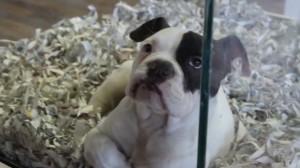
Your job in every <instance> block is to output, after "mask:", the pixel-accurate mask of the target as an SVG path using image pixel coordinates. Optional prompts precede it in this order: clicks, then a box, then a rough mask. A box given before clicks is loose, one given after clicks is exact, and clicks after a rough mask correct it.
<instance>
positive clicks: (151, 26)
mask: <svg viewBox="0 0 300 168" xmlns="http://www.w3.org/2000/svg"><path fill="white" fill-rule="evenodd" d="M168 27H170V26H169V24H168V23H167V21H166V19H165V18H163V17H157V18H154V19H152V20H149V21H147V22H146V23H144V24H142V25H141V26H140V27H138V28H137V29H135V30H133V31H132V32H131V33H130V34H129V37H130V38H131V39H132V40H133V41H135V42H141V41H144V40H145V39H146V38H148V37H150V36H152V35H153V34H154V33H156V32H158V31H160V30H162V29H165V28H168Z"/></svg>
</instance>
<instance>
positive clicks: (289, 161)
mask: <svg viewBox="0 0 300 168" xmlns="http://www.w3.org/2000/svg"><path fill="white" fill-rule="evenodd" d="M79 2H80V0H76V1H74V2H70V4H74V6H73V5H70V6H68V4H67V1H64V2H60V1H55V2H54V1H53V2H52V1H51V2H47V3H48V4H46V6H49V8H53V9H57V10H58V9H59V7H58V6H60V5H61V6H63V5H65V6H64V9H63V10H66V11H68V10H70V11H72V10H74V9H72V7H74V8H75V7H76V3H78V4H80V5H85V6H86V7H87V8H88V10H89V12H88V13H87V14H85V15H78V16H74V17H73V16H72V17H71V16H68V17H66V18H61V19H59V20H57V21H56V23H53V24H52V25H49V26H46V27H43V26H44V25H36V24H34V23H38V22H39V20H41V19H42V20H45V21H47V19H50V18H51V15H52V14H51V13H55V11H54V10H47V7H45V11H46V12H45V13H46V14H45V13H43V14H35V13H34V12H32V11H35V10H36V9H37V8H38V6H42V4H41V2H34V1H32V0H26V1H24V2H23V3H22V2H18V1H9V2H0V4H3V5H0V6H1V7H0V9H1V10H0V23H1V24H0V61H1V65H0V158H1V161H0V167H1V166H2V165H1V164H7V165H8V166H10V167H18V165H19V167H26V168H27V167H28V168H29V167H47V168H48V167H55V168H56V167H57V168H72V167H74V168H78V167H88V165H87V163H86V162H85V161H84V159H83V157H82V153H81V152H82V151H81V150H82V140H83V137H84V135H85V134H86V132H88V131H89V130H90V129H91V128H92V127H95V126H96V125H97V124H98V123H100V122H101V121H102V120H104V119H105V117H102V116H100V115H96V114H94V113H92V110H93V107H92V106H91V105H90V104H89V103H88V102H89V99H90V98H91V96H92V94H93V93H94V92H95V90H96V88H97V87H98V86H99V85H101V83H102V82H103V81H104V80H105V78H106V77H107V75H109V74H110V73H111V72H112V70H113V69H115V68H117V67H118V65H119V64H120V63H122V62H124V61H125V60H128V59H132V58H134V56H135V54H136V51H137V44H136V43H134V42H133V41H131V40H130V39H129V38H128V33H129V32H130V31H132V30H133V29H134V28H135V27H136V26H138V25H140V24H141V23H143V22H145V21H147V20H149V19H151V18H154V17H158V16H164V17H165V18H166V19H167V20H168V22H169V23H170V25H171V26H176V27H181V28H185V29H189V30H192V31H195V32H197V33H200V34H204V18H205V3H204V2H205V1H204V0H202V1H197V0H185V1H184V0H162V1H158V0H140V1H138V0H136V1H134V0H132V1H131V0H128V1H126V0H124V1H123V2H118V3H116V4H115V6H111V8H113V11H112V12H110V13H106V14H103V12H102V11H100V10H98V9H99V8H101V7H102V6H101V5H106V3H105V2H106V1H104V2H103V1H99V2H98V1H97V0H95V1H93V2H95V3H94V5H93V3H91V5H89V4H87V3H79ZM127 2H128V3H130V4H128V3H127ZM35 3H36V4H35ZM60 3H62V4H60ZM135 3H136V5H132V4H135ZM78 4H77V6H78ZM207 7H209V5H207ZM43 9H44V8H43ZM207 9H208V8H207ZM207 9H206V10H207ZM10 10H13V11H16V12H15V13H13V14H8V11H10ZM63 10H61V11H59V12H57V13H62V11H63ZM103 11H105V10H103ZM18 15H20V16H21V15H28V16H30V17H27V20H26V21H25V19H26V18H25V17H23V18H22V17H21V19H17V18H18ZM28 18H32V20H31V21H28ZM299 18H300V4H299V2H298V1H296V0H215V1H214V14H213V22H212V23H213V25H212V26H213V27H212V36H213V39H216V40H217V39H221V38H223V37H225V36H228V35H235V36H237V37H238V38H239V39H240V41H241V42H242V44H243V46H244V47H245V50H246V52H247V56H248V60H249V63H250V69H251V74H250V76H244V75H242V67H241V65H242V64H241V62H242V61H241V60H240V59H236V60H235V61H234V62H233V63H232V72H231V73H230V74H228V75H226V77H225V78H224V80H222V88H223V90H224V92H225V93H226V95H227V97H228V100H229V104H230V108H231V110H232V112H233V114H234V118H235V137H234V142H233V143H232V146H231V150H230V152H229V154H228V155H227V157H226V158H223V159H219V158H217V159H216V160H215V162H214V166H216V167H232V168H233V167H242V168H248V167H249V168H252V167H253V168H254V167H275V168H282V167H288V168H296V167H299V166H300V143H299V141H300V84H299V80H300V41H299V39H300V24H299ZM11 20H14V21H16V23H11V22H10V21H11ZM45 21H43V22H41V24H44V22H45ZM25 23H26V24H27V25H30V24H32V25H35V26H36V27H34V29H36V30H34V29H32V30H30V31H32V32H34V33H33V34H32V35H30V36H27V37H26V38H24V36H17V34H18V32H22V31H23V30H24V31H25V30H27V29H28V26H26V24H25ZM39 23H40V22H39ZM24 24H25V26H23V27H22V26H21V25H24ZM5 26H6V27H5ZM8 27H9V28H8ZM39 27H43V28H42V29H39ZM25 34H26V33H25ZM205 35H207V34H204V36H205ZM199 75H200V74H199ZM208 108H209V107H208ZM216 124H217V123H216ZM219 131H220V132H221V131H222V130H219ZM224 141H226V140H224ZM1 162H2V163H1ZM3 166H4V165H3Z"/></svg>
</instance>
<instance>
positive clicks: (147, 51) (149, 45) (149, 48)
mask: <svg viewBox="0 0 300 168" xmlns="http://www.w3.org/2000/svg"><path fill="white" fill-rule="evenodd" d="M143 50H144V51H145V52H146V53H151V52H152V46H151V44H145V45H144V47H143Z"/></svg>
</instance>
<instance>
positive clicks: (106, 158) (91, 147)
mask: <svg viewBox="0 0 300 168" xmlns="http://www.w3.org/2000/svg"><path fill="white" fill-rule="evenodd" d="M84 158H85V160H86V161H87V162H88V163H89V164H90V165H91V166H93V167H94V168H131V167H130V164H129V163H128V161H127V159H126V158H125V156H124V155H123V154H122V153H121V152H120V151H119V150H118V148H117V145H116V144H115V143H114V142H113V141H112V140H111V139H110V138H109V137H107V136H106V135H104V134H101V133H100V132H99V130H98V128H97V127H95V128H93V129H92V130H91V131H90V132H89V133H88V134H87V135H86V137H85V140H84Z"/></svg>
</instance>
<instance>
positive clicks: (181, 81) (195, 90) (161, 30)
mask: <svg viewBox="0 0 300 168" xmlns="http://www.w3.org/2000/svg"><path fill="white" fill-rule="evenodd" d="M130 37H131V38H132V39H133V40H135V41H137V42H141V43H140V50H139V52H138V55H137V57H136V59H135V60H134V63H133V68H132V78H131V81H130V83H129V85H128V86H127V89H126V95H127V96H129V97H131V98H133V99H134V100H136V101H138V102H141V103H144V104H146V105H147V106H150V107H151V108H152V109H155V110H154V111H155V112H158V113H168V112H172V113H173V114H176V115H181V113H182V112H188V111H191V110H193V108H196V107H199V102H200V100H199V98H200V96H199V90H200V81H201V79H200V74H201V70H202V69H201V68H202V40H203V39H202V36H201V35H199V34H197V33H194V32H191V31H187V30H183V29H180V28H175V27H169V26H168V24H167V23H166V21H165V19H164V18H156V19H153V20H150V21H148V22H146V23H145V24H143V25H142V26H140V27H139V28H137V29H136V30H135V31H133V32H132V33H131V34H130ZM214 43H215V47H214V51H215V52H214V53H215V54H214V56H213V59H212V62H213V67H214V66H218V68H215V69H214V68H213V73H218V74H217V75H213V77H212V78H211V79H212V82H214V83H212V85H211V86H212V87H211V93H210V94H211V96H215V95H216V94H217V92H218V89H219V85H220V81H221V80H222V79H223V78H224V77H225V75H226V74H227V73H229V72H230V68H231V61H232V60H233V59H234V58H235V57H236V56H231V57H232V58H231V57H230V56H228V54H232V51H231V50H232V49H230V43H238V44H240V46H239V47H240V48H241V49H236V48H237V47H233V49H235V50H237V51H235V53H237V54H240V53H241V50H242V52H243V53H242V54H240V55H242V56H243V57H242V58H244V62H245V64H246V66H248V68H247V67H246V68H244V69H246V71H247V70H248V69H249V63H248V59H247V57H246V56H244V55H243V54H245V52H244V48H243V46H242V45H241V43H240V41H239V40H238V39H237V38H236V37H235V36H234V37H231V38H227V39H221V41H220V40H219V41H214ZM229 57H230V58H229ZM245 58H246V59H245ZM242 60H243V59H242ZM227 64H228V65H227ZM224 65H226V66H224ZM246 73H249V72H246Z"/></svg>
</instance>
